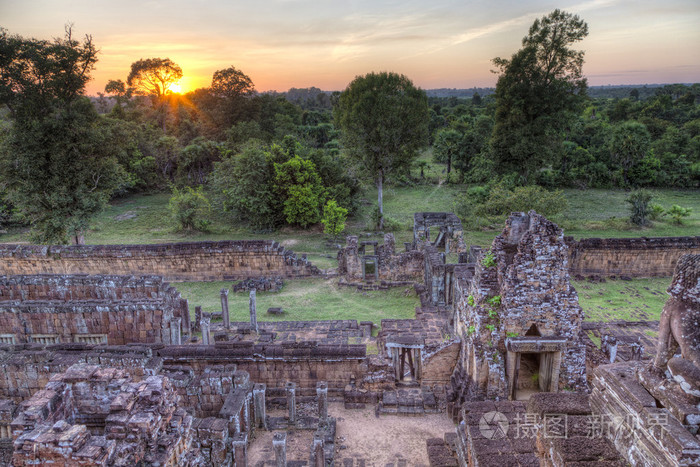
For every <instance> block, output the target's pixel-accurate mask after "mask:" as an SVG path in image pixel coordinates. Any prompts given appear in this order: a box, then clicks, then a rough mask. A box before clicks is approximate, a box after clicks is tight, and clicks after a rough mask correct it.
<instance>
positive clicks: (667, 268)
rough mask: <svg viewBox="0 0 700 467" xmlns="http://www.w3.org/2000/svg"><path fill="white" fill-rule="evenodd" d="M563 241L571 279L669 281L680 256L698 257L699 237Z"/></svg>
mask: <svg viewBox="0 0 700 467" xmlns="http://www.w3.org/2000/svg"><path fill="white" fill-rule="evenodd" d="M565 241H566V244H567V245H568V246H569V273H570V274H571V275H572V276H591V275H595V276H629V277H655V276H661V277H670V276H672V275H673V270H674V267H675V265H676V261H678V258H679V257H680V256H681V255H684V254H688V253H696V254H697V253H700V236H698V237H655V238H653V237H652V238H647V237H641V238H585V239H582V240H579V241H574V239H573V238H572V237H566V239H565Z"/></svg>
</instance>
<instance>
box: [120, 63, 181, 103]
mask: <svg viewBox="0 0 700 467" xmlns="http://www.w3.org/2000/svg"><path fill="white" fill-rule="evenodd" d="M180 78H182V68H180V66H179V65H178V64H177V63H175V62H173V61H172V60H170V59H169V58H142V59H141V60H139V61H137V62H134V63H132V64H131V72H130V73H129V76H128V77H127V78H126V84H128V85H129V86H133V87H134V88H135V90H136V91H137V92H140V93H142V94H150V95H153V96H156V97H163V96H165V95H166V94H168V91H169V90H170V87H171V86H172V85H173V84H175V83H177V82H178V80H179V79H180Z"/></svg>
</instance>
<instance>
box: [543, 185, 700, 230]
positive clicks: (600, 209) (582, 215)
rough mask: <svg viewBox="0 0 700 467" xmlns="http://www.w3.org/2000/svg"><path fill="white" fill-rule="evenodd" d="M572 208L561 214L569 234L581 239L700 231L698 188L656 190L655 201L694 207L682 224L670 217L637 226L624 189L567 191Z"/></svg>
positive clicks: (627, 193) (666, 206)
mask: <svg viewBox="0 0 700 467" xmlns="http://www.w3.org/2000/svg"><path fill="white" fill-rule="evenodd" d="M564 193H565V196H566V199H567V201H568V202H569V207H568V209H567V210H566V211H565V212H564V213H562V214H561V215H560V216H558V217H559V218H558V219H554V220H555V221H559V223H560V225H561V226H562V227H563V228H564V232H565V234H566V235H573V236H574V237H576V238H577V239H579V238H590V237H603V238H607V237H642V236H644V237H677V236H687V235H698V234H700V192H698V191H697V190H653V191H652V193H654V200H653V201H652V203H656V204H660V205H661V206H663V207H664V209H669V208H670V207H671V206H672V205H674V204H677V205H679V206H682V207H684V208H691V209H692V212H691V214H690V216H689V217H686V218H685V219H684V220H683V224H682V225H676V224H673V223H672V222H671V220H670V219H668V220H667V219H665V218H664V219H662V220H660V221H653V223H652V225H651V226H650V227H644V228H639V227H634V226H630V225H629V224H628V223H627V219H628V218H629V211H628V206H629V205H628V204H627V203H626V202H625V198H627V196H628V195H629V192H626V191H624V190H602V189H591V190H574V189H568V190H564Z"/></svg>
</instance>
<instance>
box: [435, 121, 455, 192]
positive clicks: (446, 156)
mask: <svg viewBox="0 0 700 467" xmlns="http://www.w3.org/2000/svg"><path fill="white" fill-rule="evenodd" d="M461 143H462V134H461V133H460V132H459V131H457V130H454V129H452V128H443V129H442V130H440V131H438V133H437V136H435V144H434V145H433V148H434V149H433V150H434V151H435V152H434V153H433V157H434V158H435V160H436V161H437V162H444V163H446V164H447V182H448V183H449V181H450V171H451V170H452V161H453V160H456V159H457V157H458V155H459V153H460V151H461V148H462V144H461Z"/></svg>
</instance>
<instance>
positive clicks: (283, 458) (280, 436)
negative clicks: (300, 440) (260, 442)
mask: <svg viewBox="0 0 700 467" xmlns="http://www.w3.org/2000/svg"><path fill="white" fill-rule="evenodd" d="M272 449H273V450H274V451H275V461H276V465H277V467H287V432H285V431H278V432H277V433H275V435H274V436H273V437H272Z"/></svg>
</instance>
